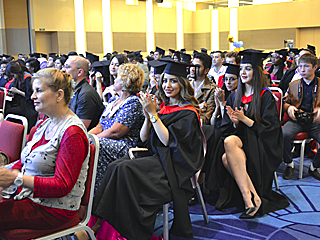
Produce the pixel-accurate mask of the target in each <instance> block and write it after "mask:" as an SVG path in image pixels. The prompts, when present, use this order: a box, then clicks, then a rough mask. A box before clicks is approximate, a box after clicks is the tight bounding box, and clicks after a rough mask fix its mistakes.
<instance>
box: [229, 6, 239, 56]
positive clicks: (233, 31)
mask: <svg viewBox="0 0 320 240" xmlns="http://www.w3.org/2000/svg"><path fill="white" fill-rule="evenodd" d="M229 34H230V36H231V37H233V39H234V41H238V8H230V32H229ZM229 45H230V46H229V49H230V51H231V50H233V49H234V46H233V44H232V43H230V44H229Z"/></svg>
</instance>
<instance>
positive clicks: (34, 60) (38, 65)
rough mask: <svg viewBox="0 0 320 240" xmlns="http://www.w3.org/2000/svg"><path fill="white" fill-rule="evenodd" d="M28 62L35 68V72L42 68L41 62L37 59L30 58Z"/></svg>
mask: <svg viewBox="0 0 320 240" xmlns="http://www.w3.org/2000/svg"><path fill="white" fill-rule="evenodd" d="M26 63H29V65H30V66H31V67H32V68H33V72H35V73H36V72H38V71H39V70H40V62H39V61H38V60H37V59H34V58H29V59H28V60H27V61H26Z"/></svg>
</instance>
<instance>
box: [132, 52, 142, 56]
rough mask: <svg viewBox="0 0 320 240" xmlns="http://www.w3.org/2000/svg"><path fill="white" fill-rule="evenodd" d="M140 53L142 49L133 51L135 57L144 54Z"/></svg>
mask: <svg viewBox="0 0 320 240" xmlns="http://www.w3.org/2000/svg"><path fill="white" fill-rule="evenodd" d="M140 53H141V51H135V52H132V54H133V55H134V56H135V57H139V56H142V55H141V54H140Z"/></svg>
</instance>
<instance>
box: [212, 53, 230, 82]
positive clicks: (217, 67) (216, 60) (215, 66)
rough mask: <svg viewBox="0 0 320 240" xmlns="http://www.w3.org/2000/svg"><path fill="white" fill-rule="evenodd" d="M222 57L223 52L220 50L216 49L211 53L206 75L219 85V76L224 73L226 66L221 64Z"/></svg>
mask: <svg viewBox="0 0 320 240" xmlns="http://www.w3.org/2000/svg"><path fill="white" fill-rule="evenodd" d="M224 58H225V57H224V53H223V52H221V51H216V52H214V53H213V57H212V64H211V69H210V71H209V72H208V77H209V79H210V80H211V81H212V82H214V83H216V84H217V85H219V82H218V81H219V77H220V76H222V75H224V73H225V71H226V68H227V67H226V66H222V64H223V62H224Z"/></svg>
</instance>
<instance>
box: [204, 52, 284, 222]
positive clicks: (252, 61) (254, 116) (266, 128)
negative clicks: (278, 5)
mask: <svg viewBox="0 0 320 240" xmlns="http://www.w3.org/2000/svg"><path fill="white" fill-rule="evenodd" d="M240 54H243V55H244V57H243V58H242V61H241V64H240V77H241V81H238V87H237V91H236V92H232V93H231V94H230V96H229V97H228V99H227V103H226V110H225V114H224V115H223V119H222V123H221V131H222V133H223V136H224V137H223V138H221V140H220V142H219V143H218V145H217V147H216V153H215V157H214V161H215V163H213V164H214V166H215V167H211V170H212V171H211V172H210V174H209V179H208V184H207V185H208V187H209V188H210V189H211V190H218V191H219V192H220V195H219V199H218V201H217V202H216V208H217V209H221V210H222V209H225V208H229V207H237V208H239V209H244V213H243V214H241V215H240V218H241V219H248V218H254V217H255V216H256V215H257V214H258V213H259V214H260V215H264V214H265V213H268V212H271V211H276V210H279V209H282V208H285V207H287V206H288V205H289V202H288V200H287V199H286V198H285V197H284V196H282V195H280V194H278V193H276V192H274V191H272V182H273V176H274V171H275V170H276V169H277V168H278V167H279V165H280V163H281V160H282V150H283V148H282V146H283V138H282V132H281V124H280V120H279V114H278V111H277V107H276V102H275V99H274V97H273V95H272V93H271V92H270V91H269V90H268V89H267V88H265V86H266V85H265V82H266V81H265V79H264V78H265V75H264V74H263V71H262V59H261V58H262V54H261V53H260V52H259V51H255V50H246V51H243V52H240ZM221 161H222V162H221ZM219 163H220V164H219ZM221 163H222V164H221Z"/></svg>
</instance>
